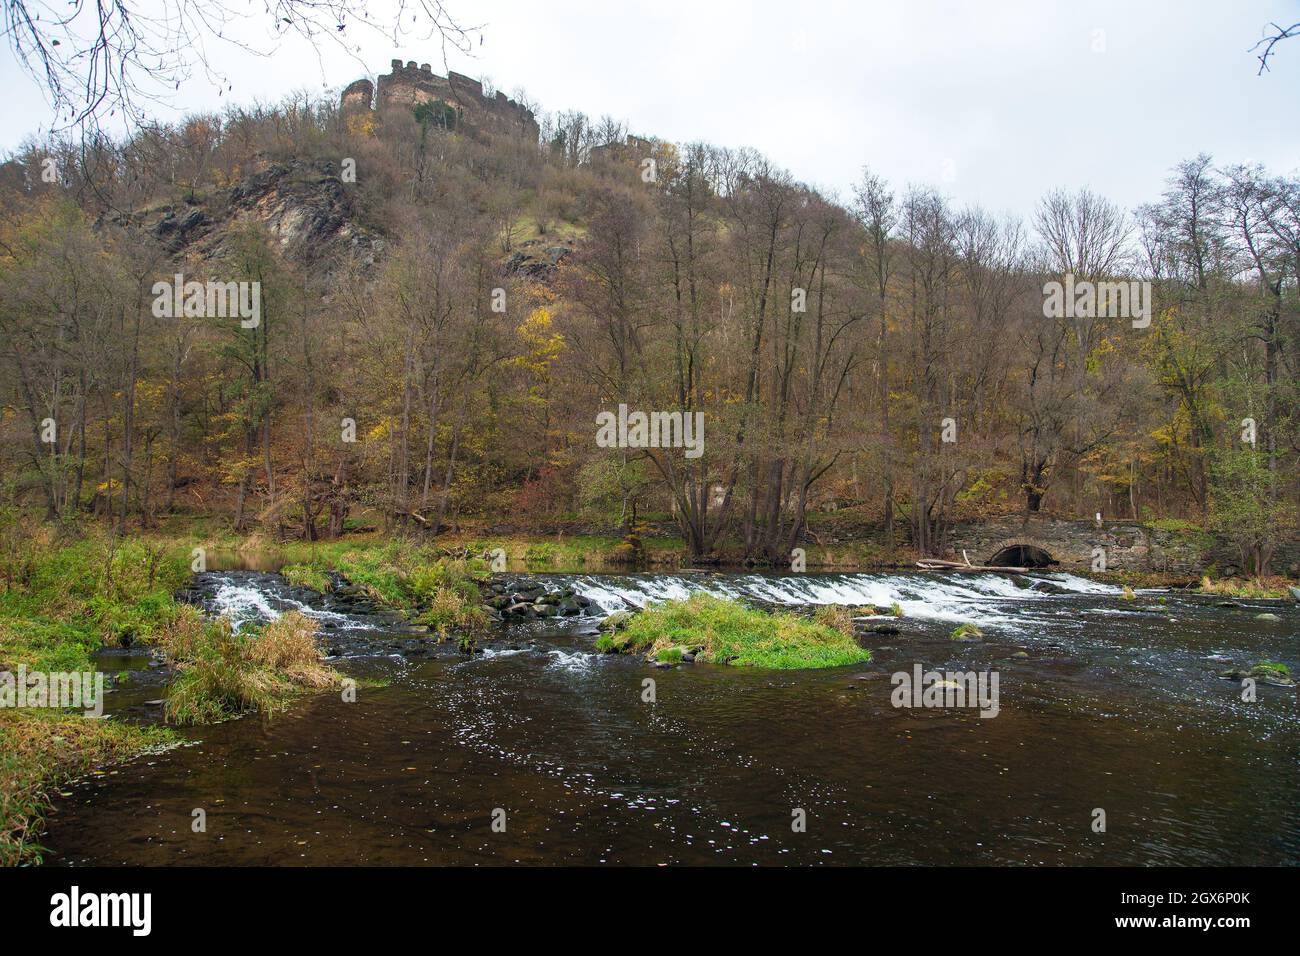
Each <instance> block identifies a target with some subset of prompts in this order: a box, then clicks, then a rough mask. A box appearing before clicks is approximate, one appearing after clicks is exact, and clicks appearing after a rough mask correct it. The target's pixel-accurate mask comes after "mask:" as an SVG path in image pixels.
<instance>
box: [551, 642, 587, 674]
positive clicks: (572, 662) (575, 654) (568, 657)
mask: <svg viewBox="0 0 1300 956" xmlns="http://www.w3.org/2000/svg"><path fill="white" fill-rule="evenodd" d="M546 656H547V657H549V658H550V659H551V660H550V662H549V663H548V664H547V665H546V666H547V668H548V669H550V670H562V671H568V672H569V673H570V674H580V673H582V672H583V671H586V670H588V669H590V667H591V665H592V664H593V663H594V662H595V660H596V657H597V655H596V654H587V653H584V652H582V651H562V650H560V649H559V648H553V649H551V650H549V651H547V652H546Z"/></svg>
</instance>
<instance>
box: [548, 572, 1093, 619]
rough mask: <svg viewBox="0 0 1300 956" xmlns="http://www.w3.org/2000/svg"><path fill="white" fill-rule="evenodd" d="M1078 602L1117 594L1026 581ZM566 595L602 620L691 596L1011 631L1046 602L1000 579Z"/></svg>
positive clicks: (748, 582) (719, 579)
mask: <svg viewBox="0 0 1300 956" xmlns="http://www.w3.org/2000/svg"><path fill="white" fill-rule="evenodd" d="M1026 577H1028V578H1029V579H1030V580H1041V581H1045V582H1050V583H1051V584H1053V585H1055V586H1056V587H1057V588H1061V589H1063V590H1066V591H1069V592H1072V593H1077V594H1114V593H1118V589H1117V588H1114V587H1111V586H1110V585H1106V584H1099V583H1097V582H1096V581H1090V580H1088V579H1087V578H1082V577H1078V576H1076V575H1072V574H1050V575H1047V574H1045V575H1027V576H1026ZM572 587H573V588H574V590H575V591H576V592H577V593H579V594H581V595H582V596H583V597H586V598H588V599H589V600H591V602H592V603H593V604H595V605H596V606H597V607H598V608H600V610H602V611H603V612H605V613H606V614H609V613H612V612H614V611H619V610H625V609H630V608H643V607H645V606H646V605H647V604H649V603H651V602H652V601H662V600H669V599H671V600H682V599H684V598H687V597H689V596H690V595H692V594H700V593H704V594H714V595H717V596H719V597H733V598H752V599H757V600H761V601H768V602H772V603H775V604H786V605H791V606H795V605H808V604H850V605H853V604H857V605H864V604H870V605H874V606H875V607H876V608H878V609H882V610H883V609H887V608H890V607H892V606H893V605H894V604H898V605H899V606H900V607H901V608H902V609H903V613H904V615H905V616H908V617H915V618H922V619H932V620H944V621H974V622H975V623H978V624H991V625H998V624H1002V625H1011V624H1019V623H1023V619H1022V618H1019V617H1017V616H1016V615H1014V614H1008V613H1006V610H1005V609H1006V608H1007V607H1008V602H1010V601H1014V602H1015V607H1016V608H1017V609H1019V608H1021V607H1022V606H1023V605H1024V604H1026V603H1031V602H1038V601H1048V600H1050V599H1051V597H1052V595H1051V594H1047V593H1045V592H1042V591H1036V590H1031V589H1028V588H1025V587H1022V586H1021V585H1020V584H1018V583H1017V582H1016V581H1014V580H1012V578H1011V577H1010V576H1008V575H1002V574H965V573H962V574H951V575H944V574H933V575H928V574H927V575H923V574H912V575H899V574H893V575H888V574H887V575H878V574H811V575H807V576H796V575H786V576H779V577H774V576H770V575H761V574H749V575H735V576H702V577H694V576H688V575H672V574H663V575H646V576H641V575H636V576H632V575H629V576H627V577H619V578H615V577H612V576H583V577H579V578H576V579H574V580H573V582H572Z"/></svg>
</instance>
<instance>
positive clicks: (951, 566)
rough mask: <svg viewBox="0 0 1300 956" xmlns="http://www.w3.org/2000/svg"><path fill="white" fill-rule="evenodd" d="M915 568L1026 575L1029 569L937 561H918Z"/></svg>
mask: <svg viewBox="0 0 1300 956" xmlns="http://www.w3.org/2000/svg"><path fill="white" fill-rule="evenodd" d="M916 566H917V567H918V568H920V569H921V570H922V571H992V572H994V573H997V574H1028V573H1029V568H1008V567H1005V566H1002V565H985V564H962V563H961V562H960V561H939V560H937V559H934V560H928V561H918V562H916Z"/></svg>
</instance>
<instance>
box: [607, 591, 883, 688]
mask: <svg viewBox="0 0 1300 956" xmlns="http://www.w3.org/2000/svg"><path fill="white" fill-rule="evenodd" d="M826 620H827V619H822V620H818V619H816V618H815V619H813V620H809V619H808V618H805V617H800V616H799V615H797V614H792V613H789V612H785V611H776V612H773V613H768V612H767V611H760V610H756V609H754V608H751V607H747V606H745V605H744V604H741V603H740V602H739V601H732V600H729V599H726V598H719V597H714V596H712V595H708V594H696V595H693V596H691V597H690V598H688V599H687V600H685V601H664V602H661V603H656V604H652V605H650V606H649V607H648V608H646V609H645V610H644V611H642V612H641V613H639V614H636V615H634V616H632V617H631V618H630V619H628V620H627V622H626V624H625V626H623V627H622V628H621V629H620V630H616V631H613V632H611V633H606V634H602V635H601V636H600V638H599V639H598V640H597V641H596V647H597V648H598V649H599V650H602V651H606V652H609V653H615V652H620V653H634V652H640V653H645V654H647V655H648V656H650V657H652V658H654V659H656V660H662V661H666V662H675V661H678V660H681V659H682V655H683V654H685V653H691V654H693V655H694V657H695V660H697V661H704V662H708V663H715V664H730V665H733V666H736V667H767V668H774V669H781V670H789V669H796V668H813V667H840V666H843V665H845V664H858V663H861V662H863V661H866V660H870V659H871V652H870V651H868V650H867V649H865V648H863V647H860V646H859V645H858V643H857V642H856V641H855V640H854V638H853V632H852V620H851V618H845V619H843V620H840V619H839V618H836V619H835V621H834V622H832V623H827V622H826Z"/></svg>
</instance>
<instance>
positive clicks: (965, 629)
mask: <svg viewBox="0 0 1300 956" xmlns="http://www.w3.org/2000/svg"><path fill="white" fill-rule="evenodd" d="M952 639H953V640H954V641H964V642H971V641H982V640H984V632H983V631H981V630H980V629H979V628H978V627H976V626H975V625H974V624H971V623H970V622H969V621H967V622H966V623H965V624H958V625H957V626H956V627H955V628H953V631H952Z"/></svg>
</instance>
